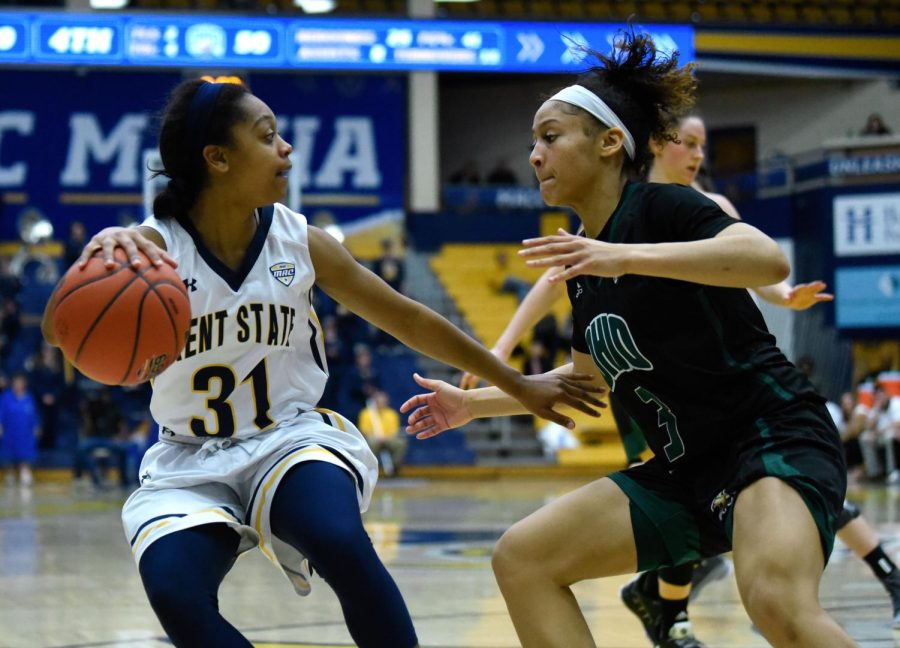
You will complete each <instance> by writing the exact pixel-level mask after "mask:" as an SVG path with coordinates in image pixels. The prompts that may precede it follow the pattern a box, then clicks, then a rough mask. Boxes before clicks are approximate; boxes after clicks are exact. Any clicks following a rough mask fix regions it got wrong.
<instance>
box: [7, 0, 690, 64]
mask: <svg viewBox="0 0 900 648" xmlns="http://www.w3.org/2000/svg"><path fill="white" fill-rule="evenodd" d="M622 27H623V25H622V24H604V23H531V22H460V21H444V20H405V19H398V20H387V19H381V20H361V19H356V20H348V19H334V18H332V19H312V18H303V19H299V20H298V19H294V18H265V17H255V16H241V17H234V16H232V17H229V16H223V15H201V14H195V15H188V14H181V15H178V14H169V15H167V14H157V13H152V14H136V13H133V12H129V13H120V14H100V13H86V14H80V13H75V12H72V13H69V12H65V13H53V12H40V13H37V12H35V13H31V12H28V13H25V12H22V13H19V12H0V64H2V63H12V64H19V65H22V64H82V65H115V66H140V67H179V68H183V67H198V66H199V67H203V68H221V67H240V68H242V69H258V68H268V69H315V70H332V69H333V70H338V69H339V70H356V71H361V70H371V71H390V70H402V71H409V70H441V71H449V70H457V71H464V72H574V71H579V70H580V69H581V68H582V65H581V62H582V59H583V57H584V51H583V48H584V47H590V48H593V49H596V50H600V51H604V52H606V51H608V50H609V47H610V45H611V44H612V42H613V38H614V37H615V35H616V32H617V31H618V30H619V29H621V28H622ZM636 27H637V29H643V30H645V31H647V32H649V33H650V34H651V35H652V36H653V38H654V40H655V41H656V43H657V45H658V47H659V48H660V49H661V50H663V51H666V52H669V51H671V50H673V49H677V50H679V51H680V52H681V60H682V62H684V63H687V62H689V61H692V60H694V31H693V27H691V26H688V25H646V26H636Z"/></svg>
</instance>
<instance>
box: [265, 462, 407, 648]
mask: <svg viewBox="0 0 900 648" xmlns="http://www.w3.org/2000/svg"><path fill="white" fill-rule="evenodd" d="M270 520H271V525H272V533H273V534H274V535H275V536H277V537H278V538H280V539H281V540H283V541H284V542H286V543H288V544H290V545H291V546H293V547H295V548H296V549H297V550H298V551H300V552H301V553H302V554H303V555H304V556H306V557H307V558H308V559H309V561H310V563H311V564H312V566H313V568H314V569H315V571H316V572H318V573H319V574H320V575H321V576H322V577H323V578H324V579H325V580H326V581H327V582H328V584H329V585H330V586H331V588H332V589H333V590H334V592H335V594H337V597H338V599H339V600H340V602H341V608H342V609H343V611H344V618H345V620H346V622H347V628H348V629H349V630H350V634H351V635H352V636H353V639H354V641H355V642H356V644H357V645H358V646H361V647H362V648H367V647H380V646H391V647H392V648H412V647H413V646H415V645H417V639H416V633H415V630H414V629H413V625H412V620H411V619H410V616H409V612H408V611H407V609H406V604H405V603H404V601H403V597H402V596H401V594H400V590H399V589H398V588H397V585H396V583H394V580H393V579H392V578H391V576H390V574H388V572H387V569H385V567H384V565H383V564H382V562H381V560H380V559H379V557H378V554H376V553H375V549H374V547H373V546H372V542H371V540H370V539H369V536H368V535H367V534H366V531H365V529H364V528H363V524H362V518H361V516H360V512H359V502H358V500H357V492H356V483H355V482H354V480H353V478H352V477H351V476H350V475H349V474H348V473H347V471H346V470H344V469H342V468H339V467H338V466H335V465H334V464H331V463H327V462H324V461H306V462H303V463H300V464H297V465H295V466H293V467H292V468H291V469H290V471H289V472H288V474H287V475H286V476H285V477H284V478H283V479H282V480H281V482H280V483H279V484H278V487H277V490H276V493H275V497H274V501H273V502H272V510H271V513H270Z"/></svg>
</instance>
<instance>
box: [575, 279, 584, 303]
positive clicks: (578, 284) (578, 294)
mask: <svg viewBox="0 0 900 648" xmlns="http://www.w3.org/2000/svg"><path fill="white" fill-rule="evenodd" d="M583 292H584V288H582V287H581V282H580V281H576V282H575V299H578V298H579V297H581V293H583Z"/></svg>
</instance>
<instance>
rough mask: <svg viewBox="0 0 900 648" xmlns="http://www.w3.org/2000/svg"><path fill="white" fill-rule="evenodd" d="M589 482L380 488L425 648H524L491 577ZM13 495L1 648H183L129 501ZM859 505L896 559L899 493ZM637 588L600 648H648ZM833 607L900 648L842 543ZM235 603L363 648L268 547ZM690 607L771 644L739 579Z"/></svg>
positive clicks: (228, 609) (866, 634) (387, 532)
mask: <svg viewBox="0 0 900 648" xmlns="http://www.w3.org/2000/svg"><path fill="white" fill-rule="evenodd" d="M585 481H587V479H586V478H578V479H572V478H565V479H557V478H539V479H535V478H501V479H482V480H471V479H460V480H426V479H398V480H393V481H391V480H382V481H381V483H380V484H379V488H378V489H377V491H376V496H375V499H374V501H373V504H372V506H371V508H370V510H369V512H368V513H367V514H366V517H365V520H366V523H367V527H368V529H369V533H370V536H371V537H372V540H373V542H374V543H375V545H376V547H377V548H378V551H379V553H380V555H381V556H382V558H383V559H384V561H385V562H386V563H387V565H388V568H389V569H390V571H391V573H392V574H393V575H394V577H395V578H396V580H397V582H398V584H399V586H400V589H401V590H402V592H403V594H404V596H405V598H406V601H407V603H408V605H409V607H410V610H411V612H412V615H413V618H414V621H415V624H416V628H417V631H418V634H419V638H420V641H421V643H422V646H423V647H429V648H463V647H472V648H489V647H490V648H508V647H509V648H511V647H513V646H517V645H519V644H518V641H517V639H516V636H515V633H514V631H513V627H512V624H511V623H510V621H509V619H508V617H507V614H506V610H505V607H504V604H503V600H502V599H501V597H500V593H499V591H498V590H497V587H496V585H495V583H494V580H493V576H492V573H491V570H490V552H491V548H492V546H493V544H494V542H495V541H496V539H497V538H498V537H499V535H500V534H501V532H502V531H503V530H504V529H505V528H507V527H508V526H509V525H510V524H512V523H513V522H515V521H516V520H519V519H520V518H522V517H524V516H525V515H527V514H528V513H530V512H531V511H533V510H535V509H536V508H538V507H539V506H541V505H542V504H544V503H546V502H548V501H549V500H551V499H553V498H555V497H557V496H559V495H560V494H562V493H564V492H566V491H568V490H571V489H573V488H575V487H577V486H578V485H580V484H581V483H584V482H585ZM0 488H2V490H0V646H2V647H3V648H38V647H51V646H52V647H55V648H62V647H67V648H74V647H76V646H77V647H87V646H92V647H94V646H97V647H99V646H103V647H111V646H116V647H122V648H155V647H162V646H166V645H170V644H169V643H168V642H167V640H166V639H165V635H164V634H163V632H162V630H161V628H160V626H159V624H158V623H157V621H156V619H155V617H154V616H153V613H152V611H151V609H150V606H149V604H148V603H147V601H146V599H145V597H144V594H143V591H142V589H141V585H140V582H139V579H138V575H137V571H136V569H135V567H134V565H133V563H132V560H131V555H130V551H129V548H128V544H127V542H126V541H125V537H124V534H123V532H122V528H121V525H120V522H119V510H120V507H121V504H122V502H123V501H124V495H123V494H121V493H112V492H110V493H101V494H92V493H81V492H77V491H76V489H74V488H73V486H72V485H71V484H70V483H39V484H37V485H36V486H35V487H34V488H32V489H31V490H30V491H23V490H21V489H18V488H15V487H9V486H2V487H0ZM850 496H851V499H853V500H854V501H856V502H857V503H858V504H859V505H860V506H861V507H862V509H863V512H864V515H865V516H866V517H867V519H868V520H870V521H871V522H872V523H873V525H874V526H875V527H876V529H877V530H878V532H879V534H880V535H881V537H882V539H883V540H884V544H885V546H886V548H887V550H888V552H889V553H890V554H891V555H892V556H894V557H895V559H897V558H898V557H900V556H898V554H900V490H892V489H888V488H884V487H869V488H867V489H864V490H854V491H852V492H851V494H850ZM627 580H628V579H627V578H624V577H622V578H609V579H604V580H598V581H592V582H588V583H581V584H579V585H577V586H576V588H575V590H576V595H577V597H578V600H579V602H580V604H581V606H582V608H583V609H584V610H585V612H586V614H587V616H588V619H589V622H590V624H591V627H592V629H593V631H594V635H595V637H596V639H597V642H598V645H599V646H605V647H612V648H631V647H642V646H649V643H648V642H647V641H646V639H645V637H644V635H643V632H642V630H641V627H640V625H639V623H638V621H637V620H636V619H635V618H634V617H632V616H631V614H630V613H629V612H628V611H626V610H625V608H624V607H623V606H622V605H621V603H620V602H619V597H618V591H619V587H620V586H621V585H622V584H623V583H625V582H626V581H627ZM821 597H822V600H823V602H824V605H825V607H826V608H827V609H828V610H829V611H830V612H831V613H832V614H833V615H834V617H835V618H836V619H837V620H838V621H839V622H840V623H841V624H842V625H843V626H844V627H845V628H846V629H847V631H848V632H849V633H850V634H851V635H852V636H853V637H854V639H856V641H857V642H858V643H859V644H860V645H861V646H865V647H871V648H875V647H887V646H895V645H900V641H898V640H897V639H895V637H894V635H893V633H892V631H891V629H890V625H889V620H890V616H891V613H890V604H889V600H888V597H887V594H886V593H885V592H884V590H883V589H882V588H881V585H880V584H879V583H878V582H877V581H876V580H875V579H874V578H873V577H872V575H871V573H870V571H869V569H868V567H867V566H866V565H865V564H864V563H863V562H862V561H861V560H859V559H857V558H856V557H855V556H853V555H852V554H850V553H849V552H848V550H847V549H846V547H844V546H843V545H842V544H841V543H840V541H838V542H837V544H836V548H835V552H834V554H833V555H832V558H831V561H830V563H829V565H828V568H827V570H826V572H825V576H824V580H823V585H822V592H821ZM220 601H221V607H222V610H223V612H224V614H225V615H226V617H227V618H229V620H231V621H232V622H233V623H234V624H235V625H236V626H237V627H238V628H240V629H241V630H242V631H243V632H244V633H245V634H246V635H247V636H248V637H249V638H250V639H251V641H253V643H254V645H256V646H258V647H266V648H275V647H281V646H295V647H306V648H312V647H316V648H318V647H321V646H341V647H343V646H352V642H351V640H350V638H349V635H348V633H347V631H346V629H345V628H344V624H343V621H342V618H341V614H340V610H339V607H338V604H337V600H336V598H335V597H334V595H333V594H332V592H331V591H330V590H329V588H328V587H327V585H325V583H324V581H322V580H321V579H318V578H317V579H315V580H314V587H313V592H312V594H311V595H310V596H308V597H306V598H300V597H297V596H296V595H294V593H293V590H292V589H291V587H290V585H289V584H288V582H287V580H286V579H285V578H284V577H283V576H282V575H281V574H280V573H279V572H278V571H276V570H275V569H274V568H273V567H272V566H271V565H270V564H269V563H268V561H266V560H265V559H264V558H263V557H262V555H261V554H260V553H259V552H258V551H254V552H252V553H251V554H249V555H248V556H246V557H245V558H243V559H241V560H239V561H238V563H237V565H236V566H235V568H234V569H233V570H232V572H231V573H230V574H229V576H228V577H227V579H226V581H225V584H224V585H223V587H222V590H221V592H220ZM691 610H692V618H693V621H694V626H695V630H696V633H697V636H698V637H700V638H702V639H703V640H705V641H706V642H707V644H708V645H709V646H710V647H711V648H744V647H755V646H765V645H767V644H766V642H765V641H764V640H763V639H762V638H761V637H760V636H759V635H757V634H755V633H754V632H753V630H752V627H751V624H750V622H749V621H748V619H747V617H746V614H745V613H744V611H743V609H742V608H741V605H740V602H739V599H738V595H737V590H736V588H735V585H734V581H733V577H731V576H729V577H728V578H726V579H723V580H721V581H718V582H715V583H712V584H711V585H709V586H708V587H707V588H706V589H705V591H703V593H702V594H701V595H700V597H699V598H698V600H697V601H696V602H695V603H694V604H693V605H692V606H691ZM822 648H827V647H825V646H823V647H822Z"/></svg>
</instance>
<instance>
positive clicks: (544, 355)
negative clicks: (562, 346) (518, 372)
mask: <svg viewBox="0 0 900 648" xmlns="http://www.w3.org/2000/svg"><path fill="white" fill-rule="evenodd" d="M553 360H554V359H553V358H551V357H550V354H549V352H548V351H547V347H546V346H545V345H544V343H543V342H542V341H541V340H537V339H534V340H532V341H531V345H530V346H529V347H528V355H527V356H526V357H525V362H524V364H523V365H522V375H523V376H536V375H538V374H542V373H547V372H548V371H551V370H552V369H553V368H554V367H555V366H556V365H555V364H553Z"/></svg>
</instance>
